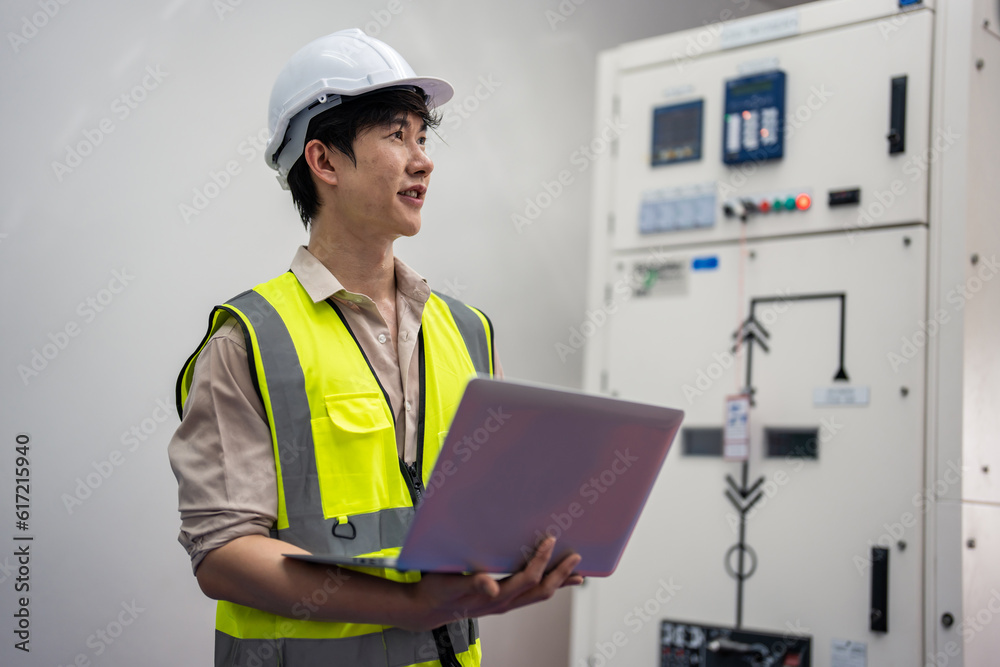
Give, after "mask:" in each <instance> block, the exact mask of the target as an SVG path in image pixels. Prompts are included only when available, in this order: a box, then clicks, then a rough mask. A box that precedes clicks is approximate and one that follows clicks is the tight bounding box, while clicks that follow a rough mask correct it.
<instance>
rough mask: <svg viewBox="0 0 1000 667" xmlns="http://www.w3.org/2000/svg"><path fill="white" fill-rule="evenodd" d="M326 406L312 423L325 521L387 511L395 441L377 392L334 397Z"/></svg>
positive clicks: (381, 400)
mask: <svg viewBox="0 0 1000 667" xmlns="http://www.w3.org/2000/svg"><path fill="white" fill-rule="evenodd" d="M325 403H326V416H325V417H320V418H318V419H313V420H312V429H313V441H314V443H315V447H316V469H317V473H318V476H319V489H320V495H321V497H322V499H323V515H324V517H325V518H331V517H338V516H344V515H347V516H350V515H352V514H366V513H368V512H374V511H377V510H380V509H383V508H385V507H387V503H388V500H389V493H388V486H387V472H388V471H387V469H386V466H387V464H388V463H389V462H391V463H393V464H395V462H396V437H395V433H394V431H393V425H392V421H391V420H390V418H389V414H388V413H389V409H388V406H386V404H385V401H384V399H383V397H382V394H380V393H378V392H359V393H351V394H333V395H329V396H326V397H325ZM397 474H398V473H397Z"/></svg>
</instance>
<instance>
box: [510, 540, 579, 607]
mask: <svg viewBox="0 0 1000 667" xmlns="http://www.w3.org/2000/svg"><path fill="white" fill-rule="evenodd" d="M580 560H581V557H580V555H579V554H570V555H569V556H566V557H565V558H564V559H562V561H560V563H559V565H558V566H556V567H555V568H553V569H552V571H551V572H549V573H548V574H547V575H545V577H544V578H543V579H542V581H541V582H539V583H538V585H536V586H533V587H531V588H530V589H528V590H524V591H521V593H520V594H519V595H517V596H516V597H514V598H512V599H510V600H507V601H506V602H505V606H506V609H507V610H510V609H517V608H518V607H524V606H526V605H529V604H534V603H536V602H541V601H542V600H548V599H549V598H551V597H552V596H553V595H555V593H556V591H557V590H559V589H560V588H562V587H563V586H566V585H568V584H567V583H566V582H567V580H569V579H570V578H571V577H579V579H580V580H581V582H582V580H583V577H580V575H574V574H573V568H575V567H576V566H577V565H579V564H580Z"/></svg>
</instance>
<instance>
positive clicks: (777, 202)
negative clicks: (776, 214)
mask: <svg viewBox="0 0 1000 667" xmlns="http://www.w3.org/2000/svg"><path fill="white" fill-rule="evenodd" d="M784 207H785V203H784V202H783V201H781V200H780V199H775V200H774V210H775V211H780V210H781V209H783V208H784Z"/></svg>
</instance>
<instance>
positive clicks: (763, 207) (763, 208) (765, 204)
mask: <svg viewBox="0 0 1000 667" xmlns="http://www.w3.org/2000/svg"><path fill="white" fill-rule="evenodd" d="M757 208H759V209H760V212H761V213H767V212H768V211H770V210H771V202H769V201H767V200H764V201H762V202H761V203H760V204H758V205H757Z"/></svg>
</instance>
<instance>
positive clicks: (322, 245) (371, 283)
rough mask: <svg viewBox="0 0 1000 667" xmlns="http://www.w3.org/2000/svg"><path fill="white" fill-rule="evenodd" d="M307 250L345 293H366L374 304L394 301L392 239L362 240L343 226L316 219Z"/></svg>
mask: <svg viewBox="0 0 1000 667" xmlns="http://www.w3.org/2000/svg"><path fill="white" fill-rule="evenodd" d="M308 248H309V252H310V253H312V255H313V256H314V257H315V258H316V259H318V260H319V261H320V262H322V263H323V265H324V266H325V267H326V268H327V269H329V270H330V273H332V274H333V275H334V276H336V278H337V280H339V281H340V284H341V285H343V286H344V288H345V289H346V290H348V291H350V292H355V293H357V294H364V295H366V296H368V297H370V298H371V299H372V300H373V301H375V303H383V302H394V301H395V296H396V268H395V263H394V256H393V252H392V240H381V241H380V240H376V239H370V238H359V237H358V236H356V235H353V234H351V233H349V232H347V231H345V230H344V228H343V227H342V226H339V225H333V224H329V223H328V222H327V221H323V220H314V221H313V224H312V226H311V232H310V235H309V246H308Z"/></svg>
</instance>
